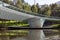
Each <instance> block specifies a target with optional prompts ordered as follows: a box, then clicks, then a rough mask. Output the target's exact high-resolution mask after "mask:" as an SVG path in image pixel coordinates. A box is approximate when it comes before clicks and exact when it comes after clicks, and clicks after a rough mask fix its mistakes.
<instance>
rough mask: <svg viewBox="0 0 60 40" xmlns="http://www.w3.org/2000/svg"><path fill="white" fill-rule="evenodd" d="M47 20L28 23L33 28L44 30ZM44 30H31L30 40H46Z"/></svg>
mask: <svg viewBox="0 0 60 40" xmlns="http://www.w3.org/2000/svg"><path fill="white" fill-rule="evenodd" d="M44 21H45V19H31V20H29V21H28V23H29V24H30V27H31V28H42V27H43V24H44ZM44 38H45V35H44V33H43V30H30V31H29V35H28V40H45V39H44Z"/></svg>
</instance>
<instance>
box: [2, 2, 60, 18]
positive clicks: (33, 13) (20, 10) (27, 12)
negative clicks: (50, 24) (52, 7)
mask: <svg viewBox="0 0 60 40" xmlns="http://www.w3.org/2000/svg"><path fill="white" fill-rule="evenodd" d="M3 3H4V2H3ZM5 4H7V3H5ZM8 5H9V4H8ZM4 7H6V8H9V9H13V10H16V11H19V12H23V13H26V14H30V15H35V16H40V17H47V18H55V19H60V17H54V16H47V15H43V14H38V13H35V12H32V11H26V10H24V9H19V8H17V7H15V6H13V5H9V6H4Z"/></svg>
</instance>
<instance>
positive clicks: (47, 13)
mask: <svg viewBox="0 0 60 40" xmlns="http://www.w3.org/2000/svg"><path fill="white" fill-rule="evenodd" d="M46 9H47V10H46V11H45V14H46V15H47V16H50V15H51V7H50V6H49V7H46Z"/></svg>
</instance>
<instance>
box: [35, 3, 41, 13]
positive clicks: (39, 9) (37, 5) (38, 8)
mask: <svg viewBox="0 0 60 40" xmlns="http://www.w3.org/2000/svg"><path fill="white" fill-rule="evenodd" d="M36 7H37V10H38V12H37V13H39V14H41V8H40V7H39V4H38V3H37V4H36Z"/></svg>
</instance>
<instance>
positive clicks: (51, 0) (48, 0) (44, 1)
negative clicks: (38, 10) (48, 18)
mask: <svg viewBox="0 0 60 40" xmlns="http://www.w3.org/2000/svg"><path fill="white" fill-rule="evenodd" d="M57 1H60V0H36V3H39V5H43V4H48V5H49V4H52V3H55V2H57ZM25 2H28V3H29V4H30V5H33V4H34V0H25Z"/></svg>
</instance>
